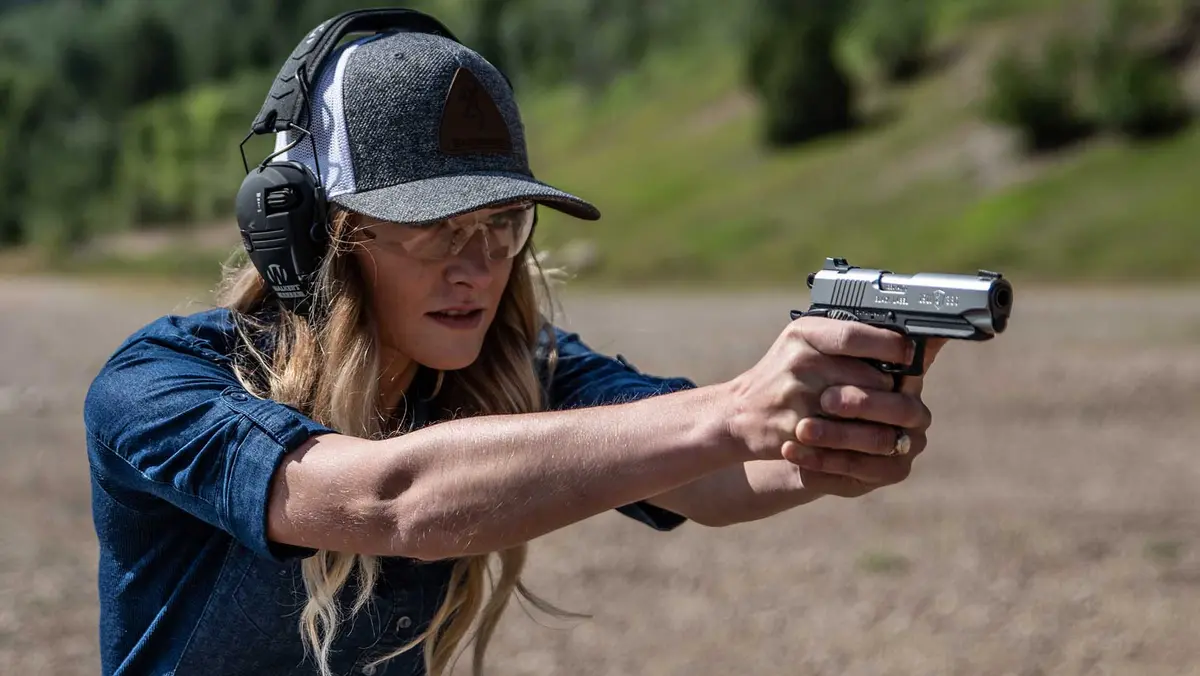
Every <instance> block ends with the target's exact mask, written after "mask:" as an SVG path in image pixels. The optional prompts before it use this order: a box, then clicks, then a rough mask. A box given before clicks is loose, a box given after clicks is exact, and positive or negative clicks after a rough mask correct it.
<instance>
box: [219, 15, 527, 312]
mask: <svg viewBox="0 0 1200 676" xmlns="http://www.w3.org/2000/svg"><path fill="white" fill-rule="evenodd" d="M395 31H413V32H422V33H432V34H435V35H440V36H442V37H445V38H448V39H450V40H454V41H455V42H459V40H458V38H456V37H455V36H454V35H453V34H452V33H451V32H450V30H449V29H448V28H446V27H445V26H444V25H443V24H442V23H441V22H439V21H437V20H436V19H434V18H433V17H431V16H429V15H427V14H423V13H421V12H417V11H415V10H409V9H366V10H352V11H348V12H343V13H341V14H338V15H337V16H334V17H333V18H330V19H328V20H326V21H324V22H323V23H321V25H319V26H317V27H316V28H314V29H313V30H312V31H310V32H309V33H308V34H307V35H305V36H304V39H303V40H301V41H300V44H298V45H297V46H296V48H295V49H294V50H293V51H292V54H291V56H290V57H289V58H288V60H287V61H286V62H285V63H284V65H283V68H282V69H281V70H280V71H279V75H278V76H277V77H276V78H275V81H274V82H273V83H272V85H271V91H270V93H269V94H268V95H267V98H266V101H265V102H264V103H263V107H262V109H261V110H260V111H259V113H258V116H257V117H256V118H255V119H254V122H253V123H252V124H251V127H250V133H249V134H247V135H246V138H245V139H243V140H242V148H243V152H242V162H243V165H245V161H246V156H245V150H244V148H245V145H246V141H248V140H250V137H251V136H254V135H255V134H269V133H277V132H284V131H294V132H297V137H296V139H295V140H294V141H293V142H292V143H291V144H290V145H289V146H288V147H287V148H285V149H283V150H280V151H279V152H276V153H274V154H272V155H271V156H269V157H268V158H267V159H266V160H264V161H263V163H262V164H260V165H258V166H257V167H255V168H254V169H251V168H250V167H249V166H248V165H245V168H246V177H245V178H244V179H243V180H242V186H241V188H240V189H239V190H238V194H237V202H236V206H237V220H238V229H239V230H240V231H241V235H242V246H243V248H244V249H245V250H246V252H247V254H248V255H249V257H250V261H251V262H252V263H253V264H254V267H255V268H256V269H257V270H258V273H259V274H260V275H261V276H262V278H263V279H264V280H265V281H266V283H267V285H268V286H269V287H270V289H271V291H272V292H273V293H274V295H275V296H276V298H277V299H278V300H279V302H280V304H281V305H282V306H283V307H284V308H286V309H289V310H292V311H293V312H297V313H302V314H303V313H307V312H308V310H309V309H310V307H309V306H310V304H311V303H310V299H311V291H312V283H313V281H314V277H315V276H316V274H317V270H318V269H319V267H320V265H321V260H322V259H323V258H324V256H325V253H326V250H327V249H328V243H329V220H328V205H327V204H326V196H325V192H324V189H323V188H322V186H321V180H320V177H319V176H317V175H315V174H314V173H313V172H312V171H311V170H310V169H309V168H308V167H307V166H306V165H304V164H301V163H299V162H294V161H288V160H282V161H272V160H273V158H275V157H277V156H278V155H280V154H282V153H283V152H284V151H286V150H288V149H290V148H292V147H294V146H295V145H296V144H298V143H302V142H310V141H311V135H310V134H309V133H308V131H307V130H305V129H304V128H303V127H301V126H300V124H301V123H302V122H303V121H304V120H305V119H306V116H307V114H308V104H309V103H310V102H309V100H308V92H309V88H310V87H311V78H313V77H314V76H315V75H316V74H317V73H319V72H320V69H321V64H322V62H324V60H325V59H326V58H328V56H329V55H330V54H331V53H332V52H333V51H334V49H335V48H336V47H337V45H338V43H339V42H341V40H342V38H344V37H346V36H347V35H349V34H351V33H375V34H378V33H388V32H395ZM506 79H507V78H506ZM509 84H510V86H511V83H509ZM313 151H314V152H313V155H314V157H315V156H316V155H317V153H316V148H315V147H314V148H313ZM319 170H320V168H319V167H318V171H319Z"/></svg>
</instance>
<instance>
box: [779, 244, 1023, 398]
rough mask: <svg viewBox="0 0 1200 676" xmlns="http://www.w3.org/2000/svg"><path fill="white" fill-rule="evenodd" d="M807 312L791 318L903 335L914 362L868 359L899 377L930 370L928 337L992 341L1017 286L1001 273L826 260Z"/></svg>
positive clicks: (812, 279)
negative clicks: (909, 270)
mask: <svg viewBox="0 0 1200 676" xmlns="http://www.w3.org/2000/svg"><path fill="white" fill-rule="evenodd" d="M808 288H810V289H812V293H811V296H810V305H809V308H808V310H804V311H800V310H792V312H791V316H792V319H793V320H795V319H799V318H800V317H810V316H817V317H829V318H831V319H841V320H847V321H856V322H865V323H867V324H871V325H873V326H880V327H883V328H886V329H891V330H893V331H897V332H899V333H901V334H903V335H904V336H905V337H907V338H909V339H910V340H911V341H912V342H913V344H914V348H915V349H914V350H913V363H911V364H890V363H886V362H880V361H877V360H867V361H868V362H871V364H872V365H873V366H875V367H876V368H878V369H880V370H882V371H884V372H885V373H891V374H893V375H894V376H896V381H897V383H899V380H900V377H901V376H919V375H921V374H922V373H924V371H925V341H926V340H928V339H929V338H951V339H957V340H975V341H983V340H991V339H992V338H995V337H996V335H997V334H1000V333H1003V332H1004V330H1005V329H1006V328H1008V319H1009V316H1011V314H1012V308H1013V287H1012V283H1011V282H1009V281H1008V280H1007V279H1005V278H1004V276H1003V275H1001V274H1000V273H999V272H991V271H989V270H980V271H978V272H977V273H976V274H974V275H955V274H944V273H940V272H921V273H917V274H915V275H899V274H895V273H893V272H892V271H891V270H875V269H871V268H859V267H855V266H853V265H850V264H848V263H847V262H846V259H844V258H826V259H825V267H824V268H822V269H821V270H820V271H818V272H813V273H811V274H809V276H808Z"/></svg>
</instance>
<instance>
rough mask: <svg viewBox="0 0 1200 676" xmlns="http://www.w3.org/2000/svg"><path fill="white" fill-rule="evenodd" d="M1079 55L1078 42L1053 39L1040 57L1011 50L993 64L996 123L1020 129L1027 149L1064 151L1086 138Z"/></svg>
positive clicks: (988, 108)
mask: <svg viewBox="0 0 1200 676" xmlns="http://www.w3.org/2000/svg"><path fill="white" fill-rule="evenodd" d="M1077 63H1078V59H1077V54H1076V51H1075V49H1074V45H1073V43H1072V42H1070V41H1068V40H1064V39H1061V38H1057V39H1053V40H1050V41H1049V42H1047V43H1046V45H1045V46H1044V49H1043V50H1042V51H1041V52H1040V53H1039V54H1038V55H1037V57H1036V58H1031V57H1029V56H1026V55H1024V54H1022V53H1020V52H1018V51H1016V50H1015V49H1010V50H1009V51H1007V52H1006V53H1004V54H1003V55H1001V56H1000V57H998V58H997V59H996V61H995V62H993V64H992V67H991V70H990V73H989V76H990V83H991V91H990V92H989V96H988V98H987V100H986V102H985V104H984V106H985V112H986V115H987V116H988V117H989V118H990V119H992V120H993V121H995V122H998V123H1000V124H1004V125H1008V126H1011V127H1014V128H1016V129H1017V130H1019V132H1020V134H1021V138H1022V141H1023V142H1024V145H1025V147H1026V148H1028V149H1030V150H1033V151H1045V150H1051V149H1056V148H1060V147H1062V146H1065V145H1067V144H1069V143H1072V142H1074V141H1076V140H1078V139H1080V138H1082V137H1083V136H1085V135H1086V133H1087V131H1088V124H1087V122H1086V120H1085V118H1084V116H1083V115H1082V114H1081V113H1080V111H1079V109H1078V105H1077V97H1076V95H1075V91H1076V86H1077V82H1076V72H1077Z"/></svg>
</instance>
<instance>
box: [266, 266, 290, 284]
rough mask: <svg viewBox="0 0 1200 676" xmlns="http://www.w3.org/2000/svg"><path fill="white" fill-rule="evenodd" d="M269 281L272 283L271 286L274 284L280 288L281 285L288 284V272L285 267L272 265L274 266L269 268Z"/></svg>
mask: <svg viewBox="0 0 1200 676" xmlns="http://www.w3.org/2000/svg"><path fill="white" fill-rule="evenodd" d="M267 281H268V282H270V283H271V284H274V285H275V286H279V285H280V284H287V282H288V275H287V270H285V269H283V266H281V265H278V264H276V263H272V264H270V265H268V266H267Z"/></svg>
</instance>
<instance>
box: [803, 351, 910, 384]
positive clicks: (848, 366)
mask: <svg viewBox="0 0 1200 676" xmlns="http://www.w3.org/2000/svg"><path fill="white" fill-rule="evenodd" d="M822 359H823V361H824V362H825V368H823V369H822V373H821V377H822V378H823V379H824V383H825V384H828V383H838V384H840V385H855V386H857V387H860V388H863V389H866V390H885V391H891V389H892V388H893V387H895V384H896V383H895V380H894V379H893V378H892V375H891V374H889V373H884V372H883V371H880V370H879V369H877V368H875V367H874V366H871V365H870V364H868V363H867V362H865V361H863V360H861V359H856V358H853V357H823V358H822ZM797 375H799V374H797Z"/></svg>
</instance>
